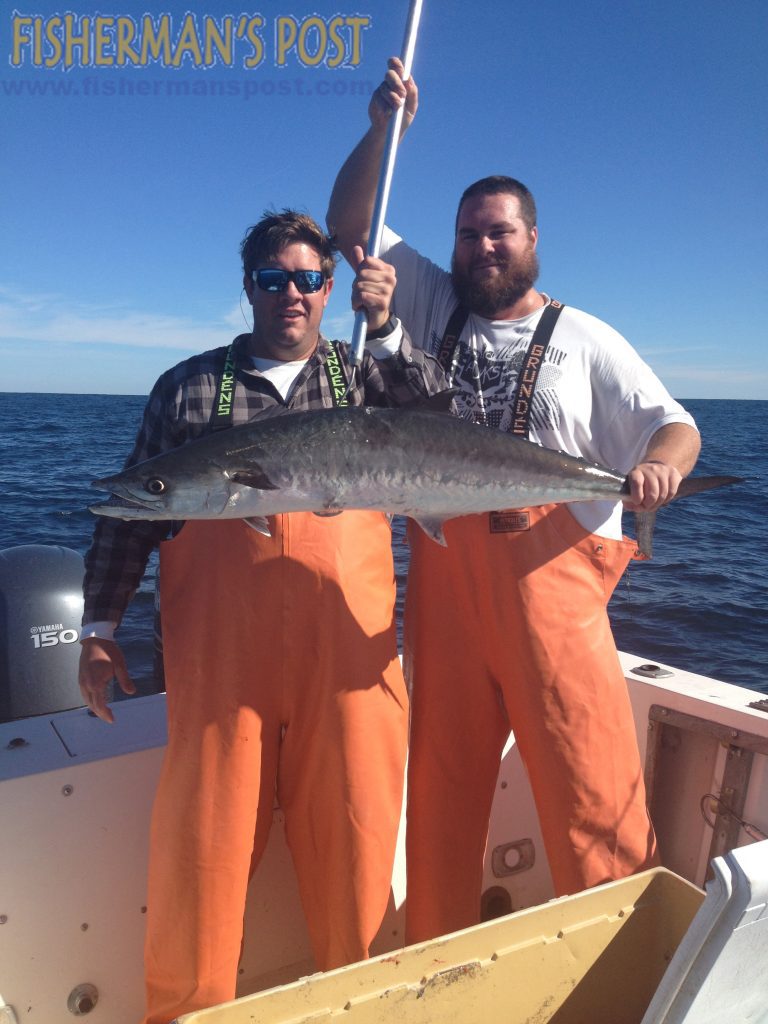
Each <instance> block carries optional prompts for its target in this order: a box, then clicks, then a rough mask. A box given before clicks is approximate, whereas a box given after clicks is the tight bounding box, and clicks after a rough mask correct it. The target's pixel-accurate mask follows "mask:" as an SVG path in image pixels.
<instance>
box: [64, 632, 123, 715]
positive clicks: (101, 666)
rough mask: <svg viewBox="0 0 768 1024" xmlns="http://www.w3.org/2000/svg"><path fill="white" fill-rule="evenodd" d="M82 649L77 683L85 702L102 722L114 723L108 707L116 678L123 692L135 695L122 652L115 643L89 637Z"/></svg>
mask: <svg viewBox="0 0 768 1024" xmlns="http://www.w3.org/2000/svg"><path fill="white" fill-rule="evenodd" d="M81 646H82V650H81V652H80V668H79V671H78V682H79V683H80V692H81V693H82V695H83V700H84V701H85V703H86V704H87V705H88V707H89V708H90V709H91V711H93V713H94V714H95V715H96V716H97V717H98V718H100V719H101V720H102V721H104V722H110V723H111V722H114V720H115V716H114V715H113V714H112V711H111V709H110V707H109V706H108V704H107V688H108V686H109V684H110V682H111V681H112V680H113V679H117V681H118V683H119V685H120V689H121V690H122V691H123V693H128V694H131V693H136V687H135V686H134V684H133V681H132V680H131V677H130V676H129V675H128V668H127V667H126V664H125V658H124V656H123V652H122V651H121V650H120V647H119V645H118V644H117V643H116V641H114V640H101V639H99V637H88V638H86V639H85V640H83V641H82V644H81Z"/></svg>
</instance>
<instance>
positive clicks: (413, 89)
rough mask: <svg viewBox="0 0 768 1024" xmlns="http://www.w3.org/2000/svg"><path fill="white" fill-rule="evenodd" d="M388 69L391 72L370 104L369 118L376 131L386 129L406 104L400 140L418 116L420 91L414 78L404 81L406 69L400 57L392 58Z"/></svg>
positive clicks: (388, 72) (388, 63) (385, 77)
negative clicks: (396, 111) (394, 115)
mask: <svg viewBox="0 0 768 1024" xmlns="http://www.w3.org/2000/svg"><path fill="white" fill-rule="evenodd" d="M387 67H388V68H389V70H388V71H387V73H386V75H385V76H384V81H383V82H382V83H381V85H380V86H379V87H378V89H376V90H375V92H374V94H373V96H371V102H370V103H369V104H368V117H369V118H370V119H371V124H372V125H373V127H374V128H375V129H379V130H383V129H386V127H387V123H388V122H389V119H390V117H391V116H392V112H393V111H394V110H397V108H398V107H401V106H402V105H403V104H405V110H404V111H403V123H402V127H401V129H400V138H402V137H403V135H404V134H405V132H406V130H407V129H408V127H409V126H410V124H411V122H412V121H413V119H414V117H415V116H416V110H417V109H418V106H419V90H418V88H417V86H416V83H415V82H414V80H413V77H410V78H408V79H407V80H406V81H403V72H404V70H405V69H404V68H403V64H402V61H401V60H400V59H399V58H398V57H390V58H389V60H388V61H387Z"/></svg>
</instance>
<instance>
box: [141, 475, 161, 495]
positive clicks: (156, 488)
mask: <svg viewBox="0 0 768 1024" xmlns="http://www.w3.org/2000/svg"><path fill="white" fill-rule="evenodd" d="M144 490H145V491H148V492H149V494H162V493H163V491H164V490H165V483H164V482H163V481H162V480H161V479H160V477H159V476H153V477H152V479H151V480H147V482H146V483H145V484H144Z"/></svg>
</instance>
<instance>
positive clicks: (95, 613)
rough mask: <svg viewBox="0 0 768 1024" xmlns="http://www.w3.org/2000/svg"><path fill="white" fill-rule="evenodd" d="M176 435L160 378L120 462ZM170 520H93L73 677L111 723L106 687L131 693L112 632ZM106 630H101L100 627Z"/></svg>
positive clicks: (147, 453)
mask: <svg viewBox="0 0 768 1024" xmlns="http://www.w3.org/2000/svg"><path fill="white" fill-rule="evenodd" d="M174 445H175V439H174V438H173V435H172V433H171V431H170V429H169V426H168V420H167V417H166V416H165V409H164V397H163V388H162V378H161V380H160V381H158V382H157V384H156V385H155V387H154V388H153V389H152V394H151V395H150V397H149V400H148V401H147V405H146V408H145V410H144V418H143V420H142V424H141V427H140V429H139V433H138V435H137V438H136V442H135V444H134V447H133V451H132V452H131V454H130V455H129V456H128V459H127V460H126V462H125V466H126V467H127V466H131V465H136V463H138V462H141V461H143V460H144V459H147V458H150V457H151V456H153V455H157V454H158V453H159V452H161V451H163V450H166V449H167V448H171V447H174ZM169 528H170V524H169V523H167V522H163V521H157V522H154V521H149V522H142V521H136V522H121V521H119V520H115V519H109V520H107V519H101V518H99V519H97V522H96V525H95V528H94V531H93V541H92V542H91V546H90V548H89V550H88V552H87V553H86V556H85V579H84V580H83V596H84V598H85V609H84V614H83V626H84V627H90V626H91V625H92V624H98V626H99V628H98V630H95V631H94V632H93V633H90V634H89V633H87V632H86V630H85V629H84V636H83V638H82V640H81V641H80V644H81V651H80V666H79V672H78V682H79V684H80V692H81V693H82V695H83V700H84V701H85V702H86V704H87V705H88V707H89V708H90V709H91V711H93V713H94V714H95V715H97V717H99V718H101V719H102V720H103V721H105V722H113V721H114V715H113V714H112V711H111V710H110V708H109V707H108V705H107V690H108V687H109V684H110V682H111V681H112V679H113V678H114V679H117V681H118V684H119V685H120V688H121V689H122V690H123V692H124V693H128V694H131V693H135V692H136V687H135V686H134V684H133V681H132V680H131V678H130V676H129V674H128V669H127V666H126V663H125V657H124V656H123V652H122V650H121V649H120V646H119V644H118V643H117V642H116V641H115V640H114V639H112V636H111V634H112V632H113V630H114V628H116V627H117V626H118V625H119V624H120V621H121V619H122V617H123V612H124V611H125V609H126V607H127V606H128V603H129V602H130V600H131V598H132V597H133V595H134V593H135V592H136V589H137V588H138V586H139V583H140V582H141V578H142V576H143V575H144V570H145V569H146V565H147V560H148V559H149V555H150V553H151V551H152V549H153V548H155V547H156V546H157V545H158V544H159V543H160V541H162V540H164V539H165V537H166V536H167V535H168V531H169ZM105 629H106V632H105Z"/></svg>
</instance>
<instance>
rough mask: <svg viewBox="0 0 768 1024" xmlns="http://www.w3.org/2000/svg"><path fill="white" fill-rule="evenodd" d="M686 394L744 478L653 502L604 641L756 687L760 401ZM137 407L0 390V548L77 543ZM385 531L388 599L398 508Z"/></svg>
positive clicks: (139, 601)
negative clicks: (642, 549)
mask: <svg viewBox="0 0 768 1024" xmlns="http://www.w3.org/2000/svg"><path fill="white" fill-rule="evenodd" d="M685 405H686V407H687V408H688V409H689V410H690V411H691V413H692V414H693V415H694V416H695V418H696V421H697V423H698V426H699V428H700V430H701V432H702V435H703V439H704V445H703V451H702V456H701V458H700V460H699V464H698V467H697V469H696V472H697V473H700V474H704V473H707V474H708V473H718V474H719V473H729V474H735V475H738V476H743V477H745V478H746V480H745V482H744V483H743V484H740V485H738V486H735V487H730V488H726V489H723V490H721V491H713V492H711V493H709V494H704V495H701V496H699V497H693V498H687V499H686V500H685V501H680V502H677V503H675V504H674V505H672V506H671V507H669V508H666V509H663V510H662V511H661V513H660V514H659V516H658V520H657V527H656V534H655V539H654V558H653V560H652V561H651V562H649V563H633V564H632V565H631V566H630V568H629V570H628V571H627V573H626V575H625V577H624V578H623V579H622V581H621V582H620V583H619V586H618V587H617V590H616V593H615V595H614V597H613V599H612V601H611V605H610V614H611V620H612V623H613V628H614V633H615V636H616V641H617V644H618V646H619V648H620V649H621V650H624V651H628V652H630V653H632V654H636V655H637V656H638V658H641V659H642V660H644V661H655V660H658V661H663V662H666V663H668V664H672V665H675V666H677V667H679V668H682V669H687V670H690V671H693V672H700V673H702V674H704V675H711V676H715V677H717V678H719V679H724V680H726V681H728V682H733V683H738V684H740V685H743V686H748V687H751V688H753V689H755V690H760V691H762V692H765V693H768V666H767V665H766V649H767V648H768V563H767V562H766V540H767V539H768V530H766V526H765V521H766V508H767V505H768V502H767V500H766V499H768V487H767V482H768V445H766V443H765V438H766V437H768V402H756V401H752V402H749V401H740V402H736V401H735V402H732V401H704V400H700V401H687V402H685ZM143 407H144V398H143V397H138V396H136V397H134V396H123V395H120V396H114V395H57V394H11V393H0V509H1V510H2V515H1V516H0V550H3V549H5V548H10V547H15V546H17V545H21V544H58V545H63V546H64V547H69V548H73V549H74V550H75V551H78V552H80V553H81V554H84V553H85V551H86V549H87V547H88V544H89V541H90V535H91V531H92V529H93V521H94V517H93V516H92V515H91V513H89V512H88V511H87V506H88V504H93V503H94V499H95V500H100V497H99V494H98V493H97V492H96V491H94V490H92V489H91V488H90V486H89V482H90V481H91V480H92V479H94V478H96V477H100V476H104V475H106V474H107V473H109V472H114V471H115V470H117V469H119V468H120V466H121V464H122V461H123V459H124V457H125V455H126V454H127V452H128V450H129V449H130V447H131V443H132V441H133V437H134V435H135V433H136V430H137V429H138V425H139V421H140V418H141V412H142V409H143ZM102 497H103V496H102ZM628 525H631V524H628ZM394 535H395V564H396V567H397V572H398V583H399V602H398V604H399V609H400V610H401V609H402V598H403V591H404V584H405V578H406V574H407V565H408V551H407V548H406V546H405V544H404V542H403V536H404V529H403V522H402V521H399V520H396V521H395V526H394ZM155 576H156V560H153V561H151V562H150V565H149V567H148V571H147V574H146V576H145V579H144V581H143V582H142V585H141V587H140V589H139V591H138V593H137V594H136V596H135V598H134V600H133V602H132V604H131V606H130V607H129V609H128V612H127V613H126V617H125V619H124V622H123V625H122V627H121V630H120V634H119V639H120V640H121V643H122V646H123V649H124V650H125V653H126V657H127V660H128V664H129V668H130V670H131V672H132V674H133V675H134V678H135V679H136V681H137V683H138V684H139V685H140V688H141V689H142V690H148V689H151V688H152V686H153V682H152V675H153V668H152V666H153V642H152V618H153V603H154V585H155Z"/></svg>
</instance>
